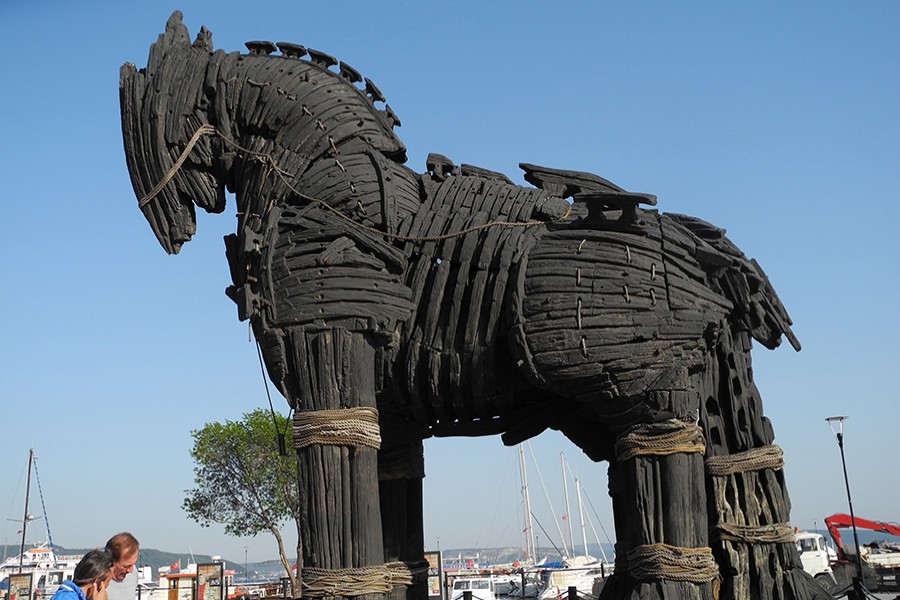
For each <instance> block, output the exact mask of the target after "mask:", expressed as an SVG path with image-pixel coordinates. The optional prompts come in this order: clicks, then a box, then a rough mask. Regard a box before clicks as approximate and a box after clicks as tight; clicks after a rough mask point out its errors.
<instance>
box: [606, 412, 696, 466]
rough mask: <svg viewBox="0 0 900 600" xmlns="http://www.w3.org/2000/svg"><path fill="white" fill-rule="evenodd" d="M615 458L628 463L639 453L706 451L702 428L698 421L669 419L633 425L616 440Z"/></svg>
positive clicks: (656, 454) (650, 454)
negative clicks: (687, 421) (689, 421)
mask: <svg viewBox="0 0 900 600" xmlns="http://www.w3.org/2000/svg"><path fill="white" fill-rule="evenodd" d="M615 451H616V460H617V461H619V462H625V461H626V460H629V459H631V458H634V457H636V456H648V455H649V456H668V455H670V454H679V453H699V454H703V453H704V452H706V440H705V439H704V437H703V430H702V429H700V427H699V426H698V425H697V424H696V423H686V422H685V421H681V420H678V419H669V420H668V421H661V422H659V423H644V424H642V425H636V426H634V427H632V428H631V429H630V430H628V432H626V433H625V434H623V435H622V436H621V437H619V439H618V440H616V447H615Z"/></svg>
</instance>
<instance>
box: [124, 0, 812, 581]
mask: <svg viewBox="0 0 900 600" xmlns="http://www.w3.org/2000/svg"><path fill="white" fill-rule="evenodd" d="M180 19H181V16H180V14H179V13H176V14H175V15H173V17H172V19H170V22H169V23H168V25H167V28H166V32H165V33H164V34H162V35H161V36H160V39H159V41H158V42H157V44H155V45H154V46H153V48H152V49H151V55H150V60H149V63H148V67H147V69H146V70H142V71H136V70H135V69H134V67H133V66H131V65H126V66H125V67H123V69H122V81H121V94H122V114H123V131H124V135H125V147H126V155H127V158H128V166H129V170H130V172H131V174H132V181H133V184H134V187H135V191H136V193H137V195H138V198H139V199H140V204H141V208H142V210H143V211H144V213H145V215H146V216H147V218H148V220H149V221H150V223H151V226H152V227H153V229H154V231H155V232H156V234H157V236H158V238H159V239H160V242H161V243H162V245H163V246H164V247H165V248H166V250H167V251H169V252H177V251H178V250H179V248H180V246H181V245H182V244H183V243H184V242H185V241H187V240H189V239H190V237H191V236H192V234H193V233H194V228H195V221H194V212H193V211H194V209H193V204H192V201H193V202H194V203H196V204H197V205H198V206H201V207H202V208H204V209H206V210H208V211H213V212H220V211H222V210H223V209H224V204H225V196H224V192H225V188H226V187H227V188H228V189H230V190H231V191H233V192H234V194H235V196H236V199H237V203H238V230H237V233H236V235H234V236H229V237H228V238H226V247H227V255H228V259H229V264H230V266H231V271H232V278H233V283H234V285H233V286H231V287H230V288H229V295H230V297H232V299H234V300H235V301H236V302H237V304H238V307H239V311H240V315H241V318H249V319H250V320H251V322H252V324H253V329H254V332H255V334H256V337H257V340H258V341H259V342H260V344H261V347H262V349H263V353H264V356H265V359H266V366H267V368H268V371H269V374H270V377H271V378H272V380H273V381H274V382H275V383H276V385H277V386H278V387H279V389H280V390H281V391H282V392H283V393H284V395H285V396H286V397H287V398H288V399H289V400H290V402H291V403H292V406H293V408H294V410H295V411H297V414H298V421H297V422H298V432H301V433H302V432H303V431H305V430H306V427H307V425H309V424H310V423H312V422H314V421H316V419H318V418H320V416H321V415H322V414H325V413H324V412H323V411H344V413H328V415H330V416H331V417H332V418H333V415H334V414H347V415H349V416H348V417H347V419H345V421H346V422H344V421H340V419H339V421H340V422H341V424H342V427H343V426H344V425H347V426H348V427H349V429H351V430H353V429H354V427H353V426H352V425H353V424H352V423H351V421H354V420H358V419H361V418H362V417H361V416H360V415H362V413H358V412H354V411H355V410H357V409H369V408H377V410H378V414H379V418H378V426H379V429H380V437H381V441H380V443H379V442H378V441H377V440H374V441H373V439H372V436H371V435H370V436H369V437H366V436H365V435H361V434H355V433H351V434H347V435H350V436H351V438H350V441H346V439H345V440H344V441H343V442H341V441H335V439H331V438H329V437H328V435H325V436H324V437H319V438H316V439H313V440H311V441H310V442H309V443H308V444H301V445H300V446H298V450H299V455H300V480H301V488H302V489H303V491H304V494H305V500H304V516H305V523H304V524H305V527H304V531H303V532H302V558H303V565H304V567H305V569H304V571H305V572H307V573H308V574H309V577H307V576H304V579H305V580H311V581H313V582H315V581H316V578H321V577H324V576H323V575H322V573H321V572H320V571H316V569H325V571H324V572H325V573H326V575H327V574H328V573H332V574H333V572H334V570H335V569H346V568H363V567H373V568H374V567H376V566H378V565H380V564H382V563H384V562H385V561H392V560H407V561H413V560H417V559H419V558H421V552H422V545H423V540H422V526H421V477H422V476H424V470H423V465H422V461H421V458H422V457H421V452H422V451H421V448H422V444H421V443H422V440H423V439H424V438H426V437H429V436H431V435H460V434H462V435H480V434H489V433H501V434H503V435H504V441H506V442H507V443H515V442H517V441H520V440H523V439H527V438H528V437H531V436H533V435H536V434H537V433H540V431H542V430H543V429H546V428H548V427H550V428H554V429H558V430H560V431H562V432H563V433H564V434H565V435H567V436H568V437H569V438H570V439H572V440H573V441H574V442H575V443H576V444H577V445H578V446H579V447H581V448H582V449H583V450H584V451H585V452H586V453H587V454H588V455H589V456H591V457H592V458H593V459H595V460H609V461H611V465H612V466H611V467H610V479H611V483H610V488H611V492H610V493H611V495H612V496H613V503H614V508H615V510H616V515H617V516H616V520H617V523H616V529H617V537H618V541H619V543H618V551H619V555H620V560H619V564H620V566H621V569H622V572H621V573H617V575H616V577H617V579H616V580H615V581H616V583H615V584H612V585H609V586H607V591H606V592H604V598H613V597H615V598H620V597H621V598H624V597H641V598H651V597H669V598H674V597H691V598H711V597H712V596H713V594H714V592H713V590H714V588H717V587H718V585H717V583H716V582H717V581H718V580H717V578H716V577H714V576H712V575H710V574H709V573H707V574H706V575H698V576H696V577H694V578H693V579H691V578H687V579H684V578H681V579H677V578H676V579H677V580H674V579H673V578H669V577H660V576H653V575H651V576H645V575H646V574H644V575H642V574H641V572H640V571H639V570H638V569H637V568H636V567H635V568H632V567H633V566H634V565H636V564H637V563H638V562H640V560H639V557H638V555H637V554H634V555H633V556H631V555H632V554H633V553H632V551H634V550H635V549H637V550H641V549H647V548H650V549H653V548H657V547H659V545H660V544H666V545H668V546H674V547H676V548H681V549H684V548H698V549H701V550H702V549H706V550H705V551H706V554H705V555H704V556H706V557H714V559H715V563H713V564H712V565H707V566H709V567H710V568H712V569H713V571H715V570H718V572H719V573H720V577H721V578H722V579H724V587H723V590H726V592H725V593H726V594H730V596H728V597H733V598H747V597H749V596H748V594H749V593H750V591H749V590H750V589H751V588H752V587H753V586H754V585H756V584H755V583H753V582H758V581H762V582H763V585H764V587H767V592H766V593H765V595H761V596H758V597H761V598H787V597H797V598H812V597H814V596H815V595H816V594H817V593H818V592H817V591H816V588H815V587H811V585H812V584H811V583H810V582H809V581H808V578H805V577H804V575H803V574H802V572H801V571H800V569H799V560H798V558H797V556H796V552H795V551H794V550H793V547H792V546H791V545H790V544H789V543H785V542H786V541H787V538H785V536H784V535H782V536H781V538H779V539H778V540H775V541H769V542H766V543H756V545H755V546H749V545H748V544H750V542H748V541H747V540H746V539H744V540H737V541H735V540H734V539H729V538H728V536H722V535H718V536H717V534H715V532H716V531H717V528H720V529H721V528H722V527H725V528H726V529H728V527H726V526H730V525H737V526H742V527H745V528H747V527H750V528H755V530H759V529H762V528H766V527H769V528H772V527H783V526H784V524H785V523H786V522H787V519H788V514H787V513H788V510H789V503H788V501H787V498H786V492H785V491H784V490H783V484H782V481H781V479H782V476H781V472H780V470H779V469H780V465H779V464H777V461H776V463H768V464H767V465H764V466H763V467H759V469H755V470H750V471H749V472H743V471H740V470H738V471H732V472H731V473H728V474H726V475H709V474H706V475H705V474H704V466H703V457H702V454H703V452H704V450H705V455H706V456H707V457H708V459H709V458H713V459H714V458H716V457H730V456H738V457H743V456H746V455H745V454H742V453H750V454H753V453H759V452H763V451H765V450H766V449H771V448H772V447H773V446H772V439H773V433H772V431H771V427H770V426H769V424H768V421H767V420H766V419H765V417H763V416H762V409H761V404H760V401H759V395H758V393H757V392H756V388H755V386H754V384H753V382H752V376H751V374H750V369H749V348H750V338H751V337H752V338H755V339H756V340H758V341H759V342H761V343H763V344H764V345H766V346H768V347H770V348H773V347H775V346H777V345H778V344H779V342H780V339H781V336H782V335H787V337H788V338H789V339H790V340H791V342H792V343H794V344H795V347H797V348H798V349H799V347H798V346H797V345H796V341H795V340H794V338H793V336H792V334H791V333H790V327H789V325H790V320H789V318H788V317H787V314H786V312H785V311H784V309H783V307H782V306H781V304H780V302H779V300H778V298H777V296H776V295H775V293H774V291H773V290H772V288H771V286H770V285H769V283H768V280H767V279H766V277H765V274H764V273H763V272H762V270H761V269H760V268H759V267H758V265H756V263H755V262H753V261H750V260H748V259H747V258H746V257H745V256H744V255H743V253H741V252H740V250H738V249H737V248H736V247H735V246H734V245H733V244H731V243H730V242H729V241H728V239H727V238H725V237H724V232H723V231H721V230H719V229H717V228H715V227H713V226H711V225H709V224H707V223H704V222H702V221H699V220H697V219H693V218H689V217H683V216H679V215H665V214H659V213H657V212H655V211H649V210H644V209H642V208H639V207H638V204H648V203H650V204H652V203H655V199H654V198H653V197H650V196H645V195H640V194H631V193H628V192H626V191H624V190H622V189H621V188H618V187H617V186H615V185H614V184H612V183H610V182H608V181H606V180H604V179H602V178H600V177H597V176H594V175H590V174H586V173H574V172H567V171H558V170H554V169H545V168H541V167H535V166H532V165H523V168H524V169H525V171H526V178H527V179H528V181H529V182H531V183H533V184H535V186H536V187H523V186H518V185H514V184H513V183H512V182H510V181H509V180H508V179H506V177H504V176H502V175H499V174H496V173H492V172H489V171H485V170H483V169H478V168H476V167H470V166H466V165H463V166H461V167H456V166H455V165H453V164H452V163H450V161H449V160H447V159H445V158H444V157H441V156H439V155H432V156H431V157H429V165H428V168H429V172H428V173H425V174H416V173H414V172H413V171H411V170H410V169H408V168H407V167H405V166H404V164H403V162H404V161H405V149H404V146H403V144H402V142H400V140H399V139H398V138H397V137H396V136H395V135H394V132H393V126H394V125H396V124H398V121H397V119H396V116H395V115H394V114H393V112H392V111H391V110H390V109H389V108H388V107H386V108H385V109H384V110H378V109H377V108H376V106H375V104H374V103H375V102H382V101H383V98H382V97H381V92H380V91H379V90H378V89H377V88H376V87H375V86H374V85H373V84H372V83H371V82H370V81H369V80H366V81H365V90H362V89H360V88H358V87H357V86H355V85H354V83H355V82H357V81H360V80H361V78H360V76H359V74H358V73H356V71H355V70H353V69H352V68H351V67H349V66H347V65H345V64H344V63H340V66H339V72H335V71H333V70H331V69H330V68H329V67H331V66H333V65H334V64H336V61H335V60H334V59H332V58H331V57H329V56H327V55H324V54H321V53H317V52H315V51H309V54H310V58H309V60H301V57H303V56H304V55H305V54H306V52H307V51H306V49H303V48H301V47H299V46H295V45H292V44H279V47H280V49H281V52H282V56H269V53H270V52H272V51H274V49H275V47H274V45H270V44H268V43H264V42H254V43H250V44H248V46H249V47H250V48H251V50H253V53H251V54H249V55H241V54H238V53H231V54H226V53H224V52H222V51H217V52H212V46H211V42H210V38H209V34H208V32H206V31H205V30H201V35H200V36H198V39H197V41H195V42H194V44H193V45H191V44H190V41H189V38H188V37H187V31H186V29H185V28H184V26H183V25H182V24H181V20H180ZM185 158H186V160H185ZM157 184H161V185H157ZM567 197H573V199H574V202H569V201H567V200H565V198H567ZM698 420H699V427H698V426H696V425H694V423H695V422H698ZM316 424H318V423H316ZM642 428H643V429H642ZM648 428H649V429H648ZM672 431H675V432H676V433H677V434H678V435H680V433H678V432H684V431H687V432H688V434H687V438H689V439H688V441H687V442H684V441H682V444H681V446H679V447H678V448H680V449H675V450H673V451H672V452H668V451H667V452H649V453H648V452H644V451H642V450H639V451H637V452H636V454H635V453H631V451H630V450H628V447H630V446H629V445H633V444H637V446H641V443H640V442H635V441H634V439H635V438H634V434H635V433H641V432H643V433H646V434H647V435H650V436H651V437H653V436H662V437H665V436H666V435H669V432H672ZM691 432H694V433H691ZM701 432H702V433H701ZM354 435H356V436H357V437H353V436H354ZM692 436H693V437H692ZM666 439H668V438H666ZM698 439H699V441H698ZM685 444H687V446H685ZM641 447H643V446H641ZM379 448H380V449H379ZM738 462H739V461H738ZM713 463H714V464H715V461H713ZM648 477H649V478H648ZM379 497H380V503H379ZM660 497H665V498H666V500H665V501H663V502H660V501H659V498H660ZM707 505H708V506H707ZM401 508H405V512H404V510H401ZM723 523H724V525H722V524H723ZM733 529H734V528H733V527H732V528H731V529H730V531H731V530H733ZM708 530H712V532H713V536H712V539H711V537H710V535H709V534H708V533H707V532H708ZM709 547H711V548H712V551H711V552H710V551H709ZM626 554H627V555H629V556H631V557H630V558H629V559H628V569H626V568H625V566H626V563H625V560H624V558H625V555H626ZM773 557H774V558H773ZM653 560H657V562H658V561H659V560H663V559H659V558H658V557H656V558H654V559H653ZM703 560H705V559H702V560H701V561H700V562H701V563H702V562H703ZM709 560H712V558H709ZM716 565H718V566H717V567H716ZM626 571H627V572H626ZM397 589H400V588H397ZM411 589H416V590H418V591H417V592H416V593H422V592H423V589H422V587H421V586H418V587H414V588H411ZM788 590H790V591H788ZM376 591H377V589H375V588H365V589H364V590H363V592H366V593H375V592H376ZM382 591H383V590H382ZM304 593H305V594H307V595H308V594H315V593H317V592H314V591H311V590H307V591H306V592H304ZM323 593H324V592H323ZM333 593H334V594H337V595H351V594H353V593H356V592H354V591H352V590H349V589H345V590H339V591H338V592H333ZM394 593H395V594H396V593H400V592H397V591H396V590H395V592H394Z"/></svg>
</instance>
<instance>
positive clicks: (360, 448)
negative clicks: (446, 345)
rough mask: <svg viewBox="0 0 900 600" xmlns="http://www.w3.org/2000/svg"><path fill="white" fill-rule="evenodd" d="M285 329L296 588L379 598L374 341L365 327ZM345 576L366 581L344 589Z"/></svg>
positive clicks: (380, 558) (380, 563) (380, 554)
mask: <svg viewBox="0 0 900 600" xmlns="http://www.w3.org/2000/svg"><path fill="white" fill-rule="evenodd" d="M288 335H289V340H290V341H289V346H290V354H291V355H292V356H289V358H288V360H289V361H292V362H293V365H294V368H293V369H291V370H292V371H293V373H296V377H297V379H298V381H296V382H295V383H296V386H295V389H296V391H297V395H298V396H299V397H298V398H295V399H293V400H294V403H295V405H294V409H295V411H296V416H295V436H294V444H295V446H297V447H298V455H299V483H300V495H301V498H302V500H301V511H302V531H301V535H300V538H301V540H300V543H301V547H302V552H301V557H302V560H303V563H302V568H301V569H300V570H299V571H300V573H299V576H300V578H301V589H303V590H304V591H303V595H312V596H315V595H327V596H354V595H355V596H357V597H359V598H368V599H372V600H375V599H378V600H380V599H382V598H384V596H383V594H384V593H386V592H387V591H389V589H388V590H385V589H382V588H383V587H384V584H383V581H384V577H383V576H380V577H379V570H381V569H383V568H384V551H383V542H382V529H381V510H380V503H379V485H378V456H377V452H378V450H377V447H378V446H379V445H380V441H379V439H378V423H377V413H375V412H374V409H375V383H374V381H375V379H374V377H375V375H374V360H375V348H374V347H373V345H372V344H371V343H370V341H369V340H368V339H367V336H366V335H365V334H364V333H361V332H356V331H348V330H346V329H341V328H334V329H312V328H309V329H307V328H301V327H298V328H294V329H291V330H289V332H288ZM373 415H374V416H375V417H374V418H375V420H374V423H373V421H372V416H373ZM346 569H350V570H353V571H354V573H351V572H350V571H345V570H346ZM351 575H353V577H352V578H353V579H356V578H357V577H358V578H360V579H363V580H369V579H371V580H372V583H362V584H360V586H358V587H356V588H354V589H350V588H349V587H347V585H348V584H347V582H348V581H349V580H350V579H351ZM379 579H380V580H381V583H379V582H378V580H379ZM310 586H313V587H312V588H311V587H310ZM328 586H331V587H328ZM314 589H316V590H319V591H321V590H326V589H328V590H331V591H330V592H328V593H324V592H323V593H318V592H314ZM360 592H362V593H360Z"/></svg>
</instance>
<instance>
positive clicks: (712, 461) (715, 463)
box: [706, 444, 784, 477]
mask: <svg viewBox="0 0 900 600" xmlns="http://www.w3.org/2000/svg"><path fill="white" fill-rule="evenodd" d="M783 468H784V452H782V450H781V448H780V447H779V446H778V445H776V444H769V445H767V446H760V447H759V448H751V449H750V450H745V451H744V452H735V453H734V454H729V455H727V456H710V457H708V458H707V459H706V472H707V473H709V474H710V475H713V476H714V477H727V476H728V475H734V474H735V473H746V472H747V471H761V470H763V469H783Z"/></svg>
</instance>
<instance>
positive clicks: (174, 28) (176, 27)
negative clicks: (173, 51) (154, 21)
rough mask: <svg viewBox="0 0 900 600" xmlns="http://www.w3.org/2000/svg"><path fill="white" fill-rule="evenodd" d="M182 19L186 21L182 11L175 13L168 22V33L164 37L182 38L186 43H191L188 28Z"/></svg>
mask: <svg viewBox="0 0 900 600" xmlns="http://www.w3.org/2000/svg"><path fill="white" fill-rule="evenodd" d="M182 19H184V14H182V12H181V11H180V10H176V11H175V12H173V13H172V16H171V17H169V20H168V21H166V32H165V34H163V35H166V36H170V35H172V36H176V35H177V36H181V37H183V38H184V41H186V42H190V39H189V37H188V30H187V27H185V26H184V23H182Z"/></svg>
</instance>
